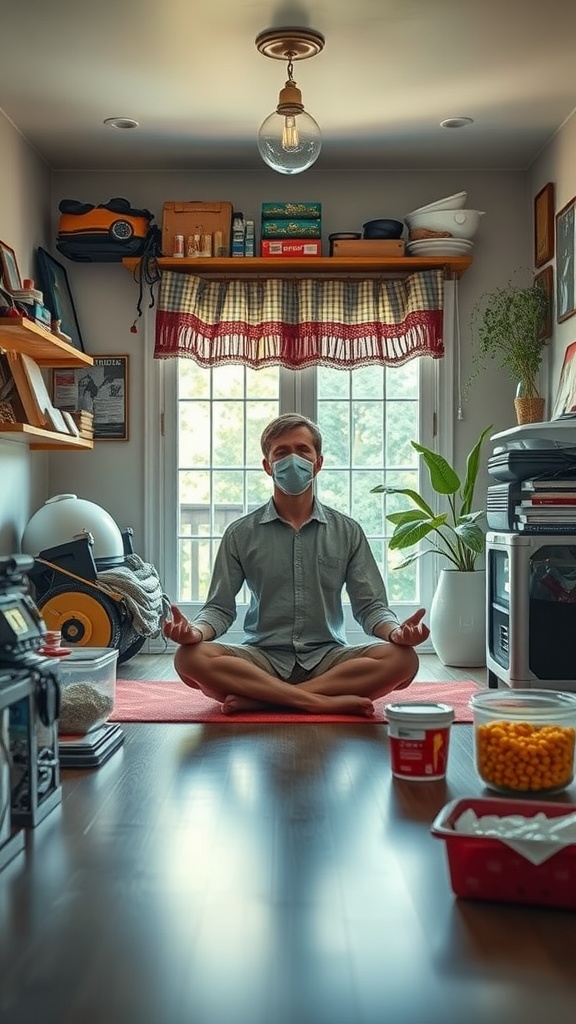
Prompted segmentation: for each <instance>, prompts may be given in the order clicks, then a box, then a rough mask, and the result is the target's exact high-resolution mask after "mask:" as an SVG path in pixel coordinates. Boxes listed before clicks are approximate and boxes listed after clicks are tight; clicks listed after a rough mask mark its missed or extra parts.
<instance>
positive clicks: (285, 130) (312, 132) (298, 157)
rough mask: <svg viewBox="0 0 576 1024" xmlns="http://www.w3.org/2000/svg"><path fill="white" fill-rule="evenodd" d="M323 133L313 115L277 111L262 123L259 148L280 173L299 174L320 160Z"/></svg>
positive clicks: (270, 165) (266, 159)
mask: <svg viewBox="0 0 576 1024" xmlns="http://www.w3.org/2000/svg"><path fill="white" fill-rule="evenodd" d="M321 148H322V132H321V131H320V127H319V125H318V124H317V123H316V121H315V120H314V118H313V117H311V116H310V114H308V113H306V111H305V110H302V111H300V112H299V113H289V114H282V113H279V112H278V111H277V110H275V111H274V112H273V113H272V114H270V116H269V117H267V118H266V120H265V121H263V122H262V124H261V126H260V130H259V132H258V149H259V151H260V156H261V157H262V159H263V160H264V162H265V163H267V164H268V166H269V167H271V168H272V170H274V171H278V172H279V173H280V174H300V172H301V171H305V170H307V169H308V167H311V166H312V164H313V163H314V161H315V160H317V159H318V155H319V153H320V149H321Z"/></svg>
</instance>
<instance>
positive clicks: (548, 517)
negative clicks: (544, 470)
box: [515, 477, 576, 533]
mask: <svg viewBox="0 0 576 1024" xmlns="http://www.w3.org/2000/svg"><path fill="white" fill-rule="evenodd" d="M515 512H516V529H517V530H518V531H519V532H520V533H576V477H573V478H568V479H564V480H560V479H557V478H554V477H552V478H550V479H547V480H545V479H542V478H537V479H534V480H523V481H522V485H521V492H520V501H519V503H518V504H517V505H516V509H515Z"/></svg>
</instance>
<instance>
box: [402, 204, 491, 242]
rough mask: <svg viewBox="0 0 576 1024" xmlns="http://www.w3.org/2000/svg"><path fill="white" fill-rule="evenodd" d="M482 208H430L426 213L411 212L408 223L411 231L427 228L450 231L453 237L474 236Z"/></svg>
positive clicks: (469, 237)
mask: <svg viewBox="0 0 576 1024" xmlns="http://www.w3.org/2000/svg"><path fill="white" fill-rule="evenodd" d="M483 216H484V212H483V211H482V210H428V211H424V213H409V214H408V215H407V217H406V223H407V225H408V228H409V230H410V231H413V230H414V228H427V230H428V231H449V232H450V234H451V235H452V237H453V238H468V239H471V238H474V235H475V234H476V232H477V230H478V227H479V224H480V217H483Z"/></svg>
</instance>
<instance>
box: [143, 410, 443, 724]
mask: <svg viewBox="0 0 576 1024" xmlns="http://www.w3.org/2000/svg"><path fill="white" fill-rule="evenodd" d="M260 443H261V447H262V453H263V455H264V459H263V463H262V465H263V467H264V471H265V472H266V473H267V474H268V476H270V477H271V478H272V480H273V483H274V492H273V496H272V498H271V499H270V501H269V502H268V503H267V504H266V505H264V506H262V507H260V508H258V509H256V511H255V512H250V513H248V515H245V516H242V517H241V518H240V519H237V520H236V521H235V522H233V523H231V524H230V525H229V526H228V527H227V529H226V530H225V532H224V535H223V537H222V541H221V544H220V547H219V549H218V554H217V556H216V560H215V563H214V572H213V575H212V580H211V584H210V589H209V593H208V597H207V600H206V603H205V604H204V606H203V608H202V609H201V611H200V612H199V613H198V615H197V616H196V617H195V619H194V621H193V622H189V621H188V620H187V619H186V618H185V617H184V615H183V614H182V612H181V611H180V609H179V608H177V607H176V606H175V605H172V612H171V618H170V619H169V620H168V621H167V622H165V624H164V627H163V628H164V634H165V636H166V637H168V639H170V640H174V641H175V642H176V643H177V644H179V645H180V646H179V647H178V650H177V651H176V655H175V658H174V664H175V667H176V670H177V672H178V675H179V676H180V678H181V679H182V680H183V681H184V682H185V683H186V684H187V685H188V686H192V687H195V688H197V689H200V690H202V692H203V693H205V694H206V695H207V696H209V697H214V698H215V699H216V700H218V701H221V703H222V710H223V711H224V712H225V713H226V714H230V715H232V714H234V713H235V712H237V711H246V710H259V709H262V708H263V707H268V708H269V707H270V706H274V707H281V708H284V709H288V708H289V709H291V710H293V711H294V710H296V711H300V712H303V713H308V714H357V715H371V714H372V713H373V711H374V707H373V704H372V701H373V700H374V699H375V698H376V697H381V696H383V695H384V694H387V693H390V692H391V691H392V690H397V689H403V688H404V687H406V686H408V685H409V683H410V682H411V681H412V679H413V678H414V676H415V675H416V672H417V669H418V657H417V655H416V652H415V651H414V647H415V646H416V645H417V644H420V643H422V641H423V640H425V639H426V638H427V637H428V635H429V630H428V627H427V626H426V625H425V624H424V622H423V621H422V620H423V616H424V613H425V612H424V609H423V608H420V609H419V610H418V611H417V612H415V613H414V615H411V616H410V618H408V619H406V621H405V622H403V623H401V624H400V623H399V622H398V618H397V617H396V615H395V614H394V612H393V611H392V610H391V608H389V606H388V598H387V595H386V589H385V586H384V582H383V580H382V576H381V574H380V572H379V570H378V567H377V565H376V561H375V559H374V557H373V555H372V552H371V550H370V547H369V545H368V541H367V539H366V536H365V534H364V532H363V530H362V528H361V527H360V525H359V524H358V523H357V522H355V521H354V520H353V519H351V518H350V517H349V516H347V515H344V514H343V513H341V512H337V511H336V510H335V509H332V508H328V507H327V506H326V505H322V504H321V503H320V502H319V501H318V500H317V498H316V497H315V496H314V478H315V477H316V475H317V474H318V473H319V472H320V470H321V469H322V461H323V460H322V437H321V434H320V431H319V430H318V428H317V426H316V424H314V423H312V422H311V421H310V420H308V419H306V418H305V417H303V416H297V415H294V414H292V413H289V414H286V415H283V416H279V417H278V418H277V419H275V420H273V421H272V422H271V423H270V424H269V425H268V426H267V427H266V428H265V430H264V432H263V433H262V437H261V439H260ZM244 583H246V584H247V586H248V589H249V591H250V606H249V608H248V611H247V613H246V617H245V620H244V632H245V635H246V639H245V640H244V642H243V643H242V644H241V645H231V644H222V643H217V642H216V640H217V638H218V637H219V636H222V634H223V633H225V632H226V631H227V630H228V629H229V628H230V626H231V625H232V623H233V622H234V619H235V617H236V595H237V594H238V592H239V591H240V590H241V588H242V586H243V584H244ZM343 587H346V590H347V592H348V596H349V598H350V604H351V607H352V612H353V614H354V618H355V619H356V620H357V622H359V624H360V625H361V626H362V628H363V630H364V632H365V633H366V634H367V635H368V636H369V637H370V638H371V639H370V642H368V643H366V644H364V645H362V646H350V645H347V643H346V638H345V632H344V615H343V609H342V589H343Z"/></svg>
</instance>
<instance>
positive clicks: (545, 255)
mask: <svg viewBox="0 0 576 1024" xmlns="http://www.w3.org/2000/svg"><path fill="white" fill-rule="evenodd" d="M553 255H554V184H553V183H552V182H551V181H549V182H548V184H547V185H544V188H542V189H540V191H539V193H538V195H537V196H536V198H535V199H534V266H535V267H543V266H544V264H545V263H549V262H550V260H551V259H552V257H553Z"/></svg>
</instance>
